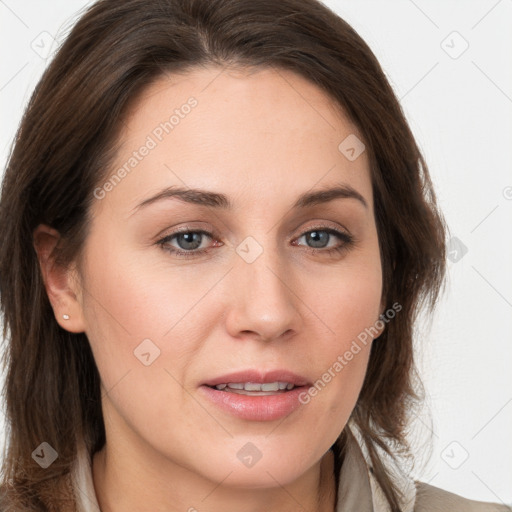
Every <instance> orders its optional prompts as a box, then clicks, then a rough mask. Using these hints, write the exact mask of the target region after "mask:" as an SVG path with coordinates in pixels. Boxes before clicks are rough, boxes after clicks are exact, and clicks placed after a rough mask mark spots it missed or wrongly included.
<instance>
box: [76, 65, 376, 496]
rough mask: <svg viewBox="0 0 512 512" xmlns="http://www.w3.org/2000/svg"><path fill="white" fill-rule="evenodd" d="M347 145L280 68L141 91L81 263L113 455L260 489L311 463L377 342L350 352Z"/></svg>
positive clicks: (371, 262)
mask: <svg viewBox="0 0 512 512" xmlns="http://www.w3.org/2000/svg"><path fill="white" fill-rule="evenodd" d="M355 136H357V131H356V129H355V127H354V126H353V125H352V124H351V123H350V122H349V121H348V120H347V119H346V118H344V117H343V116H342V115H341V114H340V113H339V112H338V111H337V110H336V108H335V107H334V105H333V103H332V102H331V101H330V100H329V98H328V97H327V96H326V95H325V94H324V93H323V92H322V91H320V90H319V89H318V88H317V87H315V86H314V85H312V84H310V83H309V82H307V81H306V80H305V79H303V78H300V77H299V76H297V75H295V74H293V73H292V72H289V71H283V70H280V71H277V70H273V69H267V70H259V71H253V72H252V73H248V72H243V71H241V70H238V71H236V72H235V71H233V70H231V71H229V70H225V71H223V72H221V70H220V69H218V68H208V69H201V70H199V69H196V70H193V71H190V72H188V73H184V74H182V75H174V76H173V78H172V79H170V78H168V77H165V78H161V79H160V80H159V81H158V82H156V83H154V84H153V85H152V86H151V87H149V88H148V89H147V90H146V91H145V92H144V94H143V95H142V96H141V97H140V99H139V100H138V101H137V104H136V105H135V106H134V108H132V109H131V111H130V114H129V116H128V117H127V118H126V119H125V124H124V128H123V133H122V135H121V139H120V140H121V146H120V149H119V151H118V153H117V156H116V160H115V163H114V165H113V166H112V169H111V170H110V171H109V173H108V181H105V182H102V183H99V184H98V188H97V189H96V191H95V196H96V199H95V200H94V204H93V205H92V211H91V213H92V223H91V229H90V234H89V236H88V239H87V241H86V245H85V247H84V252H83V253H82V256H83V258H82V260H81V265H80V282H81V290H80V291H79V293H78V294H77V296H78V304H79V307H80V310H81V319H82V320H81V321H83V330H84V331H85V332H86V334H87V337H88V339H89V340H90V343H91V346H92V350H93V353H94V357H95V360H96V363H97V366H98V370H99V373H100V376H101V380H102V385H103V396H102V401H103V409H104V416H105V424H106V430H107V444H108V443H110V444H111V445H112V446H115V447H116V449H117V450H118V451H119V452H120V451H122V450H127V452H128V453H130V454H131V456H132V457H133V460H139V462H141V461H144V463H147V464H149V463H151V464H152V465H153V466H154V465H155V464H158V465H159V466H158V467H160V468H162V467H164V466H166V467H168V468H171V467H176V466H179V467H180V468H185V469H187V470H190V471H193V472H194V473H196V474H199V475H201V476H203V477H206V478H208V479H211V480H213V481H216V482H218V481H221V480H223V479H224V478H226V477H227V476H228V475H229V478H228V480H226V482H225V484H228V483H230V484H232V485H234V486H245V487H253V488H254V487H264V486H269V487H270V486H272V487H274V486H276V485H277V484H276V482H279V483H280V484H281V485H286V483H287V482H290V481H292V480H294V479H296V478H297V477H298V476H299V475H302V474H304V473H305V472H307V471H308V469H310V468H311V467H312V466H313V465H314V464H315V463H317V462H318V461H319V460H320V459H321V458H322V456H323V455H324V454H325V452H326V451H327V450H328V449H329V447H330V446H331V445H332V443H333V442H334V441H335V440H336V438H337V437H338V436H339V434H340V433H341V431H342V429H343V427H344V426H345V424H346V422H347V420H348V418H349V416H350V414H351V411H352V410H353V408H354V406H355V403H356V400H357V397H358V394H359V391H360V389H361V386H362V382H363V378H364V375H365V371H366V367H367V362H368V356H369V351H370V345H371V340H370V342H368V343H367V344H362V343H361V342H360V341H359V342H358V344H357V346H358V347H359V349H356V348H355V346H354V343H353V342H354V340H357V337H358V335H359V334H361V333H362V332H365V329H367V328H369V327H371V326H373V325H374V324H375V322H376V321H377V320H378V316H379V313H381V312H382V307H381V292H382V274H381V261H380V256H379V244H378V237H377V232H376V225H375V220H374V212H373V198H372V187H371V181H370V172H369V167H368V165H369V164H368V159H367V155H366V152H365V151H362V153H361V154H359V153H360V152H361V150H362V149H363V146H361V145H360V144H361V143H360V142H359V141H358V139H355ZM347 137H349V139H347V140H346V141H345V139H346V138H347ZM359 138H361V137H360V136H359ZM342 141H345V142H344V143H343V144H342V145H341V149H339V147H338V146H339V145H340V143H342ZM351 148H352V149H351ZM358 154H359V156H358ZM120 169H124V172H123V171H120ZM113 175H115V177H113ZM335 189H336V190H337V192H332V193H330V192H328V191H329V190H335ZM322 191H323V195H322V194H320V195H318V193H319V192H322ZM347 351H348V352H350V354H351V357H350V355H347ZM342 361H343V362H342ZM336 362H338V364H336ZM340 367H341V369H340ZM329 372H330V373H329ZM234 373H237V374H239V375H231V374H234ZM326 374H327V376H326ZM329 377H330V378H329ZM319 380H320V381H321V383H322V384H317V390H316V393H315V392H314V391H313V393H308V392H307V391H308V389H309V386H311V385H313V384H314V383H315V382H317V381H319ZM275 382H278V383H279V382H284V383H290V384H295V385H296V388H294V389H292V390H287V389H285V390H279V391H276V390H275V388H276V386H277V387H278V388H279V384H277V385H276V384H274V385H272V383H275ZM229 383H233V384H235V386H233V387H231V386H228V387H229V389H231V390H230V391H227V389H228V388H227V387H225V388H224V389H219V390H218V389H216V388H215V389H214V385H215V384H219V385H220V387H221V388H222V387H223V385H225V384H229ZM244 383H256V384H258V383H259V384H260V385H261V384H262V383H264V384H267V386H264V387H262V388H261V390H262V391H259V392H258V391H250V389H258V386H255V387H253V388H251V387H250V386H247V385H244V389H243V390H240V389H234V388H240V387H242V384H244ZM237 384H238V385H237ZM208 385H210V386H213V387H209V386H208ZM281 387H283V384H282V385H281ZM246 388H249V389H246ZM297 388H300V389H297ZM262 393H263V394H262Z"/></svg>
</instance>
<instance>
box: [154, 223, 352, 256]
mask: <svg viewBox="0 0 512 512" xmlns="http://www.w3.org/2000/svg"><path fill="white" fill-rule="evenodd" d="M314 231H321V232H324V233H328V234H329V235H334V236H336V237H338V238H339V239H340V240H342V242H343V243H342V244H341V245H339V246H337V247H332V248H330V249H315V248H314V247H307V246H305V247H304V250H306V251H307V252H311V253H313V254H319V253H323V254H326V255H334V254H341V253H343V252H345V251H347V250H348V249H350V247H352V246H353V245H354V243H355V239H354V237H353V236H352V235H349V234H348V233H345V232H343V231H338V230H336V229H333V228H329V227H326V226H317V227H313V228H310V229H308V230H307V231H304V232H303V233H302V234H301V235H300V236H298V237H297V239H299V238H302V237H303V236H304V235H307V234H308V233H312V232H314ZM184 233H186V234H191V233H196V234H201V235H206V236H207V237H209V238H211V239H214V240H216V237H215V236H214V234H213V233H210V232H208V231H204V230H202V229H188V228H183V229H179V230H178V231H175V232H174V233H171V234H170V235H167V236H165V237H164V238H162V239H161V240H159V241H158V242H157V244H158V245H159V246H160V247H161V248H162V249H163V250H164V251H167V252H169V253H171V254H173V255H175V256H176V257H178V258H194V257H197V256H200V255H202V254H205V253H207V252H208V251H209V250H210V249H212V247H208V248H206V249H193V250H189V251H184V250H179V249H176V248H174V247H172V246H169V245H167V244H168V243H169V242H170V241H171V240H172V239H173V238H175V237H176V236H177V235H181V234H184ZM297 239H296V240H297ZM329 241H330V240H329ZM171 247H172V248H171Z"/></svg>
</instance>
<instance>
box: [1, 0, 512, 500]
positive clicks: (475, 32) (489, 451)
mask: <svg viewBox="0 0 512 512" xmlns="http://www.w3.org/2000/svg"><path fill="white" fill-rule="evenodd" d="M89 3H90V2H86V1H83V0H59V1H51V2H39V1H35V0H32V1H28V0H24V1H14V0H0V43H1V48H2V61H1V62H2V65H1V67H0V105H1V113H2V123H1V133H0V167H1V169H2V172H3V168H4V167H5V162H6V159H7V154H8V150H9V146H10V143H11V140H12V138H13V135H14V132H15V129H16V127H17V124H18V122H19V120H20V117H21V114H22V110H23V107H24V105H25V104H26V102H27V100H28V98H29V96H30V93H31V91H32V90H33V88H34V86H35V84H36V83H37V80H38V78H39V76H40V75H41V73H42V71H43V69H44V68H45V66H46V63H47V61H46V60H45V57H46V55H47V54H48V52H49V50H50V49H53V48H55V45H53V47H52V46H51V43H52V39H53V38H55V39H56V40H57V41H60V40H62V39H63V37H64V35H65V31H64V29H65V28H66V27H69V26H70V25H71V24H72V22H73V20H74V19H75V16H76V13H77V12H78V11H79V10H81V9H82V8H83V7H84V6H85V5H87V4H89ZM326 3H327V5H329V6H330V7H331V8H333V9H334V10H335V11H336V12H337V13H338V14H340V15H341V16H342V17H344V18H345V19H346V20H347V21H348V22H349V23H350V24H352V26H353V27H354V28H355V29H356V30H357V31H358V32H359V34H360V35H361V36H362V37H363V38H364V39H365V40H366V41H367V42H368V44H369V45H370V46H371V48H372V49H373V51H374V52H375V53H376V55H377V57H378V58H379V60H380V62H381V64H382V66H383V68H384V69H385V71H386V73H387V75H388V77H389V79H390V81H391V83H392V85H393V87H394V88H395V91H396V93H397V95H398V97H399V98H400V99H401V102H402V105H403V108H404V111H405V113H406V115H407V117H408V119H409V121H410V123H411V126H412V129H413V131H414V133H415V135H416V137H417V139H418V141H419V144H420V146H421V148H422V150H423V152H424V154H425V156H426V159H427V162H428V164H429V167H430V171H431V173H432V176H433V179H434V183H435V186H436V189H437V194H438V198H439V202H440V206H441V208H442V210H443V211H444V214H445V216H446V219H447V221H448V224H449V227H450V229H451V236H454V237H456V238H457V239H458V240H460V242H452V246H451V252H450V258H451V259H452V260H453V261H449V264H448V267H449V279H448V286H447V290H446V293H445V295H444V297H443V300H442V301H441V302H440V305H439V308H438V313H437V315H436V316H435V318H434V319H433V320H432V321H425V322H424V323H423V324H422V325H419V326H418V349H419V354H420V368H421V375H422V378H423V380H424V383H425V386H426V389H427V394H428V400H427V405H428V407H429V409H426V410H425V412H424V413H423V414H421V415H419V417H418V418H417V420H416V421H415V424H414V435H413V441H414V446H415V449H416V453H417V458H418V465H417V468H416V470H415V475H416V476H417V477H418V478H420V479H422V480H424V481H427V482H429V483H431V484H432V485H436V486H439V487H442V488H446V489H449V490H451V491H452V492H456V493H459V494H462V495H464V496H466V497H470V498H473V499H479V500H486V501H487V500H488V501H497V502H505V503H512V436H511V435H510V432H511V431H512V430H511V427H512V372H511V362H512V334H511V333H512V270H511V267H512V166H511V164H512V67H511V62H512V59H511V54H512V30H511V26H512V24H511V22H512V0H499V1H497V0H485V1H484V0H481V1H476V0H473V1H468V0H465V1H462V0H460V1H454V0H451V1H446V0H445V1H441V0H435V1H434V0H428V1H427V0H415V1H413V0H395V1H386V2H382V1H378V0H359V1H357V2H356V1H353V0H352V1H348V0H346V1H341V0H338V1H329V2H326ZM466 46H467V49H466ZM461 243H462V244H464V246H465V247H466V248H467V253H465V254H464V255H463V257H462V258H460V256H461V255H462V254H463V253H464V250H462V251H461ZM457 260H458V261H457ZM27 314H30V312H29V311H28V312H27ZM429 414H430V415H431V416H432V418H433V419H432V421H431V420H430V419H429ZM0 428H1V423H0ZM1 437H3V436H1ZM429 438H432V441H433V449H432V451H431V452H429V451H428V450H427V448H426V444H425V443H426V442H427V441H428V439H429ZM429 455H430V458H429Z"/></svg>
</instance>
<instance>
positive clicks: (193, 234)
mask: <svg viewBox="0 0 512 512" xmlns="http://www.w3.org/2000/svg"><path fill="white" fill-rule="evenodd" d="M208 239H210V240H213V239H214V237H213V234H212V233H209V232H208V231H203V230H187V229H184V230H181V231H178V232H176V233H173V234H171V235H168V236H166V237H165V238H162V240H159V241H158V244H159V245H160V246H161V247H162V248H163V249H165V250H166V251H169V252H170V253H173V254H175V255H176V256H184V257H190V256H196V255H198V254H201V253H203V252H206V251H207V250H208V249H209V248H210V247H211V246H210V245H207V241H208ZM205 245H206V246H205ZM217 245H219V244H217Z"/></svg>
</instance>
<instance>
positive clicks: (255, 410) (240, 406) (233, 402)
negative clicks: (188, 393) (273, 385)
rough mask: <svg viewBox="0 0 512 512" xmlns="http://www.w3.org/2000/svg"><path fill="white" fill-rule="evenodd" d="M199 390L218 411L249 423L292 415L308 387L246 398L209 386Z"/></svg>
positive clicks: (245, 396)
mask: <svg viewBox="0 0 512 512" xmlns="http://www.w3.org/2000/svg"><path fill="white" fill-rule="evenodd" d="M199 389H201V390H202V392H203V393H204V394H205V395H206V397H207V398H208V399H209V400H211V401H212V402H213V403H214V404H216V405H217V406H218V407H219V408H220V409H222V410H224V411H226V412H228V413H230V414H233V415H234V416H237V417H238V418H241V419H243V420H250V421H272V420H278V419H280V418H283V417H285V416H288V414H290V413H292V412H293V411H294V410H295V409H297V407H299V406H300V405H301V402H300V401H299V395H300V394H301V393H303V392H304V391H306V390H307V389H308V386H300V387H297V388H294V389H292V390H291V391H286V393H277V394H275V395H266V396H247V395H239V394H238V393H231V392H229V391H219V390H218V389H214V388H211V387H209V386H201V387H200V388H199Z"/></svg>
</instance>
